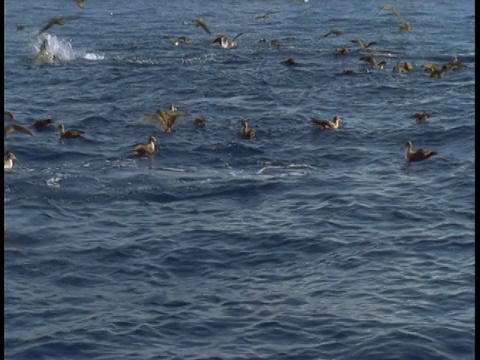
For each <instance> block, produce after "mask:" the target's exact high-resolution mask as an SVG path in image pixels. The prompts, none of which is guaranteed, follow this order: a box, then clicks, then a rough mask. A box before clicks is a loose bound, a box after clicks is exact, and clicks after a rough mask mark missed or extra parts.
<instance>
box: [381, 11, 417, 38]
mask: <svg viewBox="0 0 480 360" xmlns="http://www.w3.org/2000/svg"><path fill="white" fill-rule="evenodd" d="M380 10H387V11H390V12H391V13H393V14H395V15H396V16H397V17H398V19H399V20H400V24H401V25H400V28H399V32H403V31H410V30H411V29H412V26H411V25H412V24H411V23H410V21H405V20H404V19H403V16H402V15H400V11H398V10H397V9H395V8H394V7H393V6H391V5H385V6H382V7H381V8H380Z"/></svg>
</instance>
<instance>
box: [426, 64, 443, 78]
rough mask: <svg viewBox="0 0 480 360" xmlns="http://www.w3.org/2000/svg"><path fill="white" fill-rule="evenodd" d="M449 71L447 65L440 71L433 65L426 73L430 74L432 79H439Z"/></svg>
mask: <svg viewBox="0 0 480 360" xmlns="http://www.w3.org/2000/svg"><path fill="white" fill-rule="evenodd" d="M447 70H448V65H447V64H443V65H442V67H441V68H440V69H439V68H438V67H437V66H436V65H435V64H433V65H432V66H431V67H430V68H429V69H428V70H427V69H425V71H426V72H428V73H429V74H430V77H438V78H439V77H441V76H442V75H443V74H444V73H445V72H446V71H447Z"/></svg>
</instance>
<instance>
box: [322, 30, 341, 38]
mask: <svg viewBox="0 0 480 360" xmlns="http://www.w3.org/2000/svg"><path fill="white" fill-rule="evenodd" d="M342 34H343V31H340V30H337V29H330V30H328V31H327V32H326V33H325V34H323V36H322V39H325V38H326V37H327V36H330V35H337V36H338V35H342Z"/></svg>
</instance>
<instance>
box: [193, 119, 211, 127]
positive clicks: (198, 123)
mask: <svg viewBox="0 0 480 360" xmlns="http://www.w3.org/2000/svg"><path fill="white" fill-rule="evenodd" d="M207 122H208V121H207V119H205V118H203V117H198V118H195V120H194V121H193V124H194V125H195V126H197V127H205V126H206V125H207Z"/></svg>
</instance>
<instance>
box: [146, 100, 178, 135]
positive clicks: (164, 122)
mask: <svg viewBox="0 0 480 360" xmlns="http://www.w3.org/2000/svg"><path fill="white" fill-rule="evenodd" d="M186 116H187V114H186V113H183V114H181V113H178V112H177V108H176V107H175V106H174V105H172V106H171V107H170V110H168V111H162V109H158V110H157V111H156V112H155V114H153V115H145V116H144V117H142V120H145V121H149V122H156V123H159V124H160V125H161V126H162V128H163V131H164V132H171V131H172V127H173V124H175V121H176V120H177V119H180V118H184V117H186Z"/></svg>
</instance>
